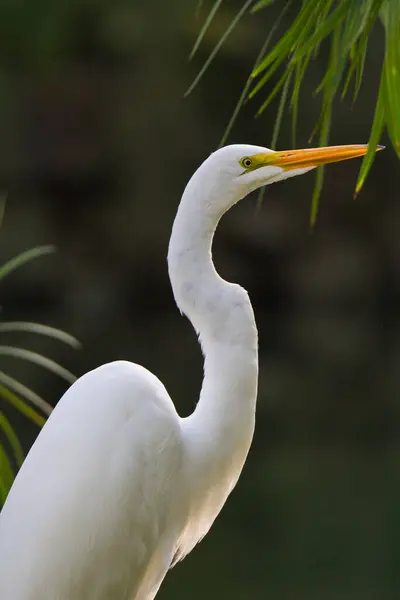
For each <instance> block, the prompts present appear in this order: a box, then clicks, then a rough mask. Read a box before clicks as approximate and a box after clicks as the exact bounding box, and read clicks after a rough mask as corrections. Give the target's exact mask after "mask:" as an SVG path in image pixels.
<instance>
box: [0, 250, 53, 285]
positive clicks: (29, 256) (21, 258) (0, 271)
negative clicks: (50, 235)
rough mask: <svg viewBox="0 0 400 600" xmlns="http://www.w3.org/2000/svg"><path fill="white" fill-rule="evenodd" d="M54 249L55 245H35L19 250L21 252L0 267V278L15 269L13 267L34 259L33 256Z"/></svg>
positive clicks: (47, 252) (50, 252) (36, 256)
mask: <svg viewBox="0 0 400 600" xmlns="http://www.w3.org/2000/svg"><path fill="white" fill-rule="evenodd" d="M55 251H56V248H55V246H37V247H36V248H31V249H30V250H26V251H25V252H21V254H18V255H17V256H15V257H14V258H12V259H11V260H9V261H7V262H6V263H5V264H4V265H2V266H1V267H0V280H1V279H3V278H4V277H6V276H7V275H9V274H10V273H12V271H15V269H18V268H19V267H22V265H25V264H26V263H27V262H29V261H30V260H34V259H35V258H38V257H39V256H44V255H46V254H53V252H55Z"/></svg>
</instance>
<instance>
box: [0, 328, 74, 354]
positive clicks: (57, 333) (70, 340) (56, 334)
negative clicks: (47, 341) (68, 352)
mask: <svg viewBox="0 0 400 600" xmlns="http://www.w3.org/2000/svg"><path fill="white" fill-rule="evenodd" d="M9 331H12V332H24V333H38V334H39V335H45V336H47V337H50V338H54V339H55V340H59V341H60V342H64V343H65V344H67V345H68V346H71V347H72V348H75V349H79V348H81V343H80V342H79V341H78V340H77V339H76V338H75V337H73V336H72V335H70V334H69V333H66V332H65V331H62V330H61V329H57V328H55V327H49V326H48V325H42V324H41V323H33V322H30V321H29V322H28V321H6V322H4V323H1V322H0V332H3V333H4V332H9Z"/></svg>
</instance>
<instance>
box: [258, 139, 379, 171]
mask: <svg viewBox="0 0 400 600" xmlns="http://www.w3.org/2000/svg"><path fill="white" fill-rule="evenodd" d="M384 147H385V146H377V147H376V152H379V150H383V149H384ZM367 150H368V144H353V145H349V146H327V147H326V148H305V149H303V150H283V151H281V152H268V153H266V154H258V155H257V156H256V157H254V158H256V160H257V162H259V163H264V164H265V166H267V165H273V166H276V167H281V168H282V169H284V170H285V171H289V170H291V169H305V168H307V167H318V166H319V165H325V164H328V163H334V162H339V161H341V160H349V159H350V158H357V157H358V156H364V155H365V154H366V153H367Z"/></svg>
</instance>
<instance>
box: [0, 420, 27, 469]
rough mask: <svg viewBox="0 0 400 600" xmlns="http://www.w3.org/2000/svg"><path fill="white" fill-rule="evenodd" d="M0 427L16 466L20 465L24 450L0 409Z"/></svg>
mask: <svg viewBox="0 0 400 600" xmlns="http://www.w3.org/2000/svg"><path fill="white" fill-rule="evenodd" d="M0 429H1V430H2V431H3V433H4V435H5V437H6V438H7V440H8V443H9V444H10V448H11V449H12V451H13V454H14V458H15V462H16V465H17V467H20V466H21V465H22V463H23V460H24V451H23V449H22V446H21V444H20V441H19V439H18V436H17V434H16V433H15V431H14V429H13V428H12V426H11V424H10V422H9V420H8V419H7V417H6V416H5V415H4V414H3V412H2V411H0Z"/></svg>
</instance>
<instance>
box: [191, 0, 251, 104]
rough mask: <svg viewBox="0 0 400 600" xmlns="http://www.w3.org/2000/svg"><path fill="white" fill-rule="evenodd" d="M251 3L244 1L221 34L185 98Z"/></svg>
mask: <svg viewBox="0 0 400 600" xmlns="http://www.w3.org/2000/svg"><path fill="white" fill-rule="evenodd" d="M252 3H253V0H246V2H245V3H244V4H243V6H242V8H241V9H240V10H239V12H238V13H237V14H236V16H235V17H234V18H233V19H232V21H231V23H230V25H229V26H228V27H227V29H226V31H225V33H224V34H223V36H222V37H221V39H220V40H219V42H218V43H217V44H216V46H215V48H214V50H213V51H212V52H211V54H210V56H209V57H208V58H207V60H206V62H205V63H204V65H203V66H202V68H201V69H200V71H199V72H198V74H197V76H196V77H195V79H194V81H193V83H192V84H191V85H190V86H189V88H188V89H187V90H186V92H185V94H184V96H185V97H186V96H189V94H190V93H191V92H193V90H194V88H195V87H196V85H197V84H198V83H199V81H200V79H201V78H202V77H203V75H204V73H205V72H206V71H207V69H208V67H209V66H210V64H211V63H212V61H213V60H214V58H215V57H216V55H217V54H218V52H219V50H220V48H221V46H223V44H224V42H225V40H226V39H227V37H228V36H229V35H230V34H231V33H232V31H233V30H234V28H235V27H236V25H237V24H238V23H239V21H240V19H241V18H242V17H243V15H244V14H245V13H246V12H247V10H248V8H249V7H250V6H251V4H252Z"/></svg>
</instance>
